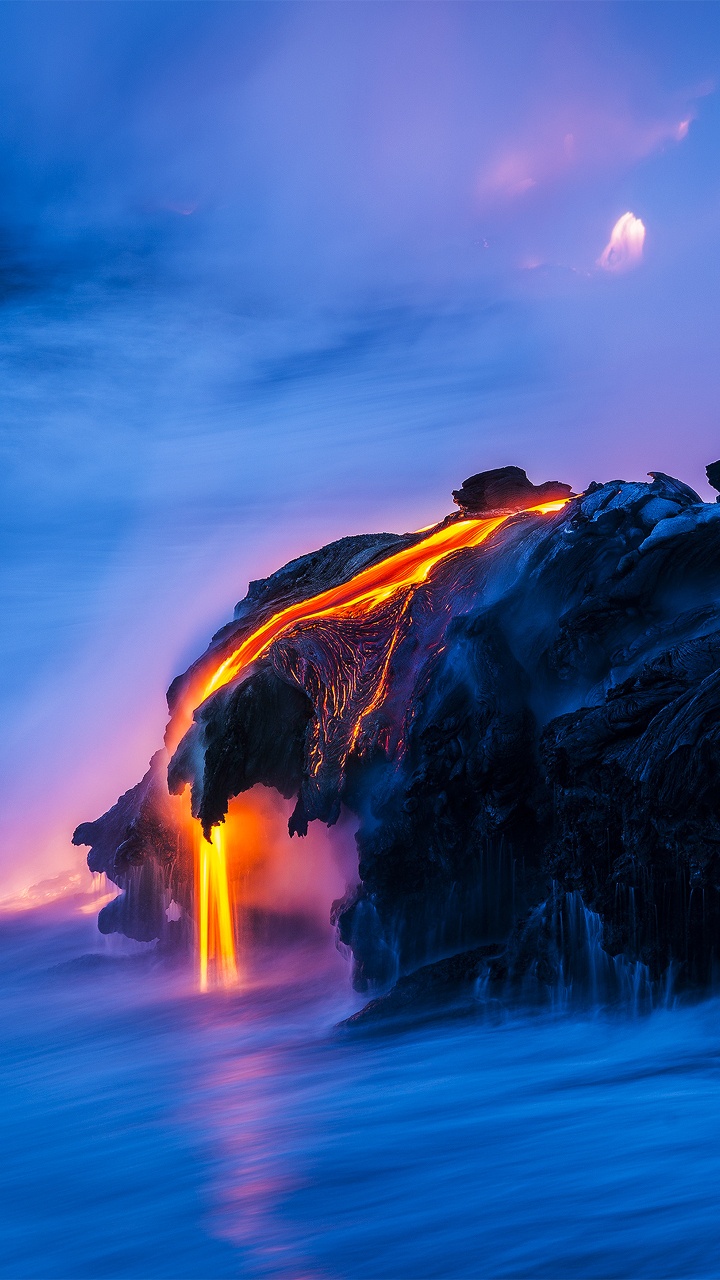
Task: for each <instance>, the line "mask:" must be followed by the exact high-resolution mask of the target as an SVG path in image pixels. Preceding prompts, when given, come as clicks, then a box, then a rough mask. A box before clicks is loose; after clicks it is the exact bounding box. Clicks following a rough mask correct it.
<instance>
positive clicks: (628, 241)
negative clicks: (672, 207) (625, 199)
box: [598, 213, 645, 273]
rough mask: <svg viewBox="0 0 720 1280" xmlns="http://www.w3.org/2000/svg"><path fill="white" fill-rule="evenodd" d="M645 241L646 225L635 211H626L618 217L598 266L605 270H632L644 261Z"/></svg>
mask: <svg viewBox="0 0 720 1280" xmlns="http://www.w3.org/2000/svg"><path fill="white" fill-rule="evenodd" d="M644 243H645V226H644V223H643V222H642V220H641V219H640V218H636V217H635V214H634V213H624V214H623V216H622V218H618V220H617V222H616V223H615V226H614V227H613V229H612V232H611V234H610V239H609V241H608V243H607V244H606V245H605V248H604V249H603V251H602V253H601V255H600V257H599V258H598V266H599V267H602V268H603V270H604V271H614V272H617V273H619V272H621V271H630V270H631V269H632V268H633V267H637V266H638V265H639V264H640V263H641V262H642V253H643V245H644Z"/></svg>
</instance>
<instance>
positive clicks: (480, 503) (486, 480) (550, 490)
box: [453, 467, 572, 516]
mask: <svg viewBox="0 0 720 1280" xmlns="http://www.w3.org/2000/svg"><path fill="white" fill-rule="evenodd" d="M571 493H572V489H571V488H570V485H569V484H561V483H560V482H559V481H558V480H547V481H546V482H545V484H533V483H532V482H531V481H530V480H528V478H527V475H526V474H525V472H524V471H523V470H522V468H521V467H496V469H495V470H494V471H480V472H478V474H477V475H475V476H470V477H469V479H467V480H463V485H462V489H453V502H454V503H456V505H457V506H458V507H459V508H460V511H461V513H462V515H464V516H482V515H486V514H487V513H488V512H496V511H524V510H526V509H527V508H528V507H533V506H539V505H540V503H541V502H556V501H559V500H561V499H563V498H569V497H570V494H571Z"/></svg>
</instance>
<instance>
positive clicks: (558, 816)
mask: <svg viewBox="0 0 720 1280" xmlns="http://www.w3.org/2000/svg"><path fill="white" fill-rule="evenodd" d="M708 470H709V472H710V471H711V470H712V467H711V468H709V469H708ZM713 474H714V473H713ZM711 479H712V477H711ZM529 484H530V482H529V481H527V478H526V477H525V475H524V472H520V471H519V469H518V468H503V469H501V471H499V472H490V473H485V474H484V475H483V474H482V473H481V475H480V476H478V477H473V478H472V479H471V480H469V481H466V482H465V484H464V486H463V488H462V489H461V490H459V491H458V492H457V493H456V494H455V495H454V496H455V499H456V501H457V502H458V504H459V505H460V507H461V510H462V511H464V512H466V513H472V514H473V515H477V514H478V513H479V512H481V511H483V510H487V509H488V505H490V507H491V509H493V510H494V509H496V505H500V506H502V503H501V502H499V496H498V495H499V494H500V492H501V490H502V492H503V493H504V494H505V498H504V501H505V504H506V505H505V509H506V510H507V509H508V506H510V507H512V505H513V503H514V502H515V501H519V497H520V490H521V489H522V487H523V485H529ZM513 485H515V486H516V488H515V489H514V490H513V489H512V486H513ZM498 486H499V487H498ZM518 486H519V487H518ZM531 488H532V486H531ZM554 488H555V489H556V490H559V492H557V493H555V492H553V493H552V494H548V493H546V492H542V493H541V494H539V490H534V491H533V492H534V495H535V496H534V499H533V500H532V501H531V503H530V505H535V503H539V502H543V501H550V500H552V499H553V498H555V497H565V496H567V491H568V487H567V486H557V485H555V486H554ZM540 489H541V490H546V489H547V486H540ZM511 492H514V493H515V495H516V496H515V498H511V497H510V496H509V495H510V494H511ZM525 493H526V495H527V490H525ZM538 494H539V496H538ZM483 504H488V505H485V506H483ZM520 505H521V506H522V507H523V508H524V507H526V506H527V505H529V504H528V502H527V500H525V501H523V502H522V503H520ZM416 540H417V535H408V536H407V537H406V538H404V539H401V538H397V537H394V536H393V535H387V534H383V535H377V536H376V537H370V536H368V537H366V538H348V539H343V540H341V542H338V543H334V544H331V546H330V547H327V548H323V549H322V551H320V552H317V553H315V554H314V555H312V556H306V557H301V558H300V559H298V560H296V561H293V562H292V564H290V565H288V566H286V567H285V568H284V569H282V570H280V571H279V572H278V573H277V574H274V575H273V576H272V577H271V578H269V579H267V580H266V581H265V582H263V583H256V584H252V585H251V588H250V591H249V593H248V597H247V598H246V600H245V601H243V602H242V604H241V605H239V606H238V608H237V610H236V613H235V619H234V621H233V622H232V623H230V624H229V625H228V627H226V628H223V630H222V631H221V632H219V633H218V635H217V636H216V637H215V638H214V640H213V642H212V645H211V647H210V649H209V650H208V653H207V654H206V655H203V658H202V659H200V660H199V662H198V663H197V664H195V665H194V667H193V668H191V671H190V673H186V674H185V676H183V677H180V678H179V679H178V680H177V681H176V682H175V683H174V685H173V686H172V688H171V691H170V694H169V701H170V705H171V709H172V707H173V706H175V705H176V704H177V702H178V699H179V697H180V696H181V693H182V690H183V689H184V688H186V687H187V682H188V680H189V679H190V678H191V676H192V673H193V672H195V671H197V670H198V669H205V667H206V666H207V664H208V663H210V662H217V660H218V659H219V658H220V659H222V657H224V656H225V655H226V654H227V653H228V652H230V651H231V650H232V648H233V646H234V645H236V644H237V643H238V638H239V637H240V638H242V637H243V636H244V635H247V634H250V633H251V632H252V631H253V630H254V628H256V627H257V626H258V625H259V623H260V622H262V621H263V620H264V619H265V618H266V617H268V616H269V614H270V613H271V612H273V611H274V610H276V609H277V608H279V607H283V605H284V604H285V603H286V602H287V601H289V600H295V599H308V598H310V597H311V596H313V595H314V594H316V593H317V592H318V591H321V590H324V589H326V588H327V587H328V586H331V585H333V584H335V583H337V582H342V581H346V580H347V579H349V578H350V577H352V576H353V575H355V574H356V573H357V572H358V571H359V569H360V568H362V567H363V566H364V565H365V564H368V563H376V562H378V561H379V560H381V559H383V558H385V557H387V556H391V555H393V554H394V552H395V551H397V550H399V549H400V548H402V547H405V546H410V545H412V544H413V542H414V541H416ZM378 689H380V690H381V694H382V696H377V697H376V696H375V693H374V692H373V691H377V690H378ZM165 763H166V762H165V761H163V760H162V758H161V757H160V756H158V757H156V758H155V761H154V764H153V767H152V768H151V772H150V773H149V774H148V775H146V778H145V779H143V781H142V782H141V783H140V784H138V786H137V787H135V788H134V789H133V790H132V791H130V792H127V793H126V794H125V796H123V797H122V798H121V800H120V801H118V804H117V805H116V806H115V807H114V808H113V809H112V810H110V812H109V813H108V814H106V815H105V816H104V817H103V818H100V819H98V820H97V821H96V822H95V823H84V824H83V825H82V826H81V827H79V828H78V830H77V832H76V833H75V840H76V842H77V843H85V844H87V843H89V844H92V850H91V853H90V858H89V861H90V865H91V866H92V867H93V869H97V870H100V869H102V870H104V871H106V872H107V874H108V875H109V876H110V877H111V879H113V880H114V881H115V882H116V883H118V884H120V885H121V886H122V887H123V888H124V890H125V894H124V898H123V899H121V900H119V903H120V904H119V905H116V904H111V907H112V912H111V918H103V920H102V921H101V927H103V928H108V929H109V928H120V929H123V930H124V931H125V932H127V933H129V934H130V935H131V936H134V937H140V936H142V937H148V936H150V937H152V936H163V931H164V928H165V926H164V925H163V923H162V919H164V915H163V910H162V908H163V904H165V905H166V904H167V901H168V900H169V895H170V894H172V895H173V896H174V897H175V899H176V901H179V902H182V903H184V905H185V906H187V907H189V906H190V904H191V902H192V877H191V865H190V862H189V859H188V855H187V851H186V850H185V849H184V847H183V845H182V840H181V839H180V837H179V835H178V832H177V830H176V829H175V828H174V827H173V816H172V804H173V800H172V798H171V797H169V796H167V794H166V793H165V787H164V779H163V768H164V764H165ZM719 776H720V506H718V505H716V504H711V503H703V502H701V500H700V498H699V497H698V495H697V494H696V493H695V492H694V491H693V490H692V489H690V488H689V487H688V486H687V485H685V484H683V483H682V482H681V481H678V480H675V479H673V478H672V477H670V476H666V475H664V474H663V473H661V472H654V473H651V479H650V481H649V482H648V483H627V482H624V481H621V480H616V481H610V482H609V483H606V484H602V485H600V484H592V485H590V487H589V488H588V489H587V491H586V492H585V493H584V494H582V495H580V496H579V497H575V498H572V499H571V500H570V501H569V502H568V503H567V505H566V506H565V507H564V508H563V509H562V510H561V511H560V512H558V513H556V514H553V515H544V516H542V515H537V514H532V513H529V512H527V511H526V510H520V511H519V512H518V514H515V515H511V516H510V517H509V518H508V519H507V520H506V521H505V522H504V523H502V524H501V525H500V526H499V527H498V528H497V529H496V530H495V531H494V532H493V534H492V535H491V536H490V537H489V538H488V540H487V541H486V542H484V543H483V544H482V545H480V546H478V547H476V548H472V549H466V550H463V551H460V552H457V553H455V554H454V555H452V556H450V557H448V558H447V559H446V560H444V561H442V562H441V563H440V564H438V565H437V566H436V568H435V569H434V570H433V572H432V573H431V574H430V576H429V578H428V579H427V581H425V582H424V583H422V584H421V585H420V586H416V587H414V588H411V589H407V590H404V591H402V592H400V593H396V594H395V595H394V596H393V597H391V598H390V599H389V600H387V601H386V602H385V603H383V604H382V605H381V606H379V607H378V608H377V609H374V610H373V611H372V612H371V613H367V614H364V615H362V616H353V615H352V614H348V615H345V616H343V617H336V618H332V617H329V618H322V619H316V620H314V621H309V622H306V623H304V624H302V625H299V624H298V625H296V626H294V627H293V628H291V629H290V630H289V631H288V632H286V633H285V634H284V635H282V636H280V637H279V638H278V639H277V640H276V641H275V642H274V643H273V644H272V645H271V647H270V648H269V650H268V651H267V652H266V653H265V654H264V655H263V656H262V658H261V659H260V660H259V661H258V662H256V663H255V664H254V666H252V667H251V668H249V669H248V670H246V671H244V672H243V673H242V674H241V675H240V676H238V677H237V678H236V679H235V680H234V681H232V682H231V683H230V684H228V685H227V686H225V687H224V688H222V689H220V690H219V691H218V692H217V693H215V694H213V695H212V696H211V697H209V698H208V699H207V701H206V702H205V703H204V704H203V705H202V707H201V708H200V709H199V710H198V711H197V712H196V715H195V721H194V724H193V725H192V727H191V728H190V730H189V732H188V733H187V734H186V736H185V738H184V740H183V742H181V743H180V746H179V747H178V749H177V751H176V752H175V754H174V757H173V759H172V760H171V761H170V762H169V777H170V786H171V789H172V790H180V789H182V787H183V786H185V784H186V783H187V784H189V785H190V786H191V788H192V803H193V812H194V813H195V814H196V816H198V817H199V818H200V820H201V821H202V823H203V824H204V826H205V827H206V829H209V827H211V826H212V825H213V824H214V823H215V822H217V821H219V820H221V819H222V817H223V815H224V813H225V812H226V810H227V804H228V801H229V799H230V798H231V797H232V796H233V795H236V794H238V793H239V792H241V791H244V790H247V789H248V788H250V787H252V786H253V785H254V784H255V783H258V782H262V783H264V784H265V785H269V786H272V787H275V788H277V790H279V791H280V792H282V794H283V795H285V796H295V797H297V803H296V809H295V813H294V815H293V819H292V822H291V830H293V831H295V832H297V833H299V834H302V833H303V832H304V831H305V830H306V829H307V824H308V823H309V822H311V821H313V820H315V819H320V820H321V821H324V822H326V823H329V824H332V823H333V822H334V821H335V820H336V819H337V817H338V815H339V813H340V811H341V808H342V807H343V806H344V807H346V808H347V809H349V810H351V811H352V812H353V813H354V814H355V815H356V816H357V818H358V820H359V829H358V833H357V846H358V856H359V883H358V885H357V887H356V888H355V889H353V890H352V891H350V892H348V894H347V895H346V897H345V898H344V899H343V900H342V901H340V902H338V903H336V904H334V907H333V919H334V920H335V922H336V925H337V929H338V936H339V939H340V940H341V942H342V943H343V944H345V945H346V946H347V947H349V948H350V950H351V951H352V954H353V960H354V975H355V982H356V985H357V986H358V988H359V989H361V990H366V989H375V990H377V989H380V990H382V989H387V988H388V986H389V985H390V984H391V983H392V982H394V981H395V980H397V979H398V978H399V979H400V985H399V986H398V988H397V990H396V996H395V997H394V998H395V1002H396V1005H397V1004H398V1001H399V1002H400V1005H402V1002H403V1000H405V998H406V996H407V998H408V999H410V998H411V996H412V992H416V993H417V991H418V990H425V989H426V988H427V987H428V984H429V988H431V989H432V990H433V991H434V992H435V993H436V994H437V992H438V991H439V992H440V993H441V998H442V999H445V998H446V993H447V992H448V991H449V990H450V988H451V987H453V985H455V986H458V984H459V986H460V987H463V985H464V986H465V987H472V989H473V990H474V989H475V987H476V985H477V983H478V982H479V981H481V980H482V981H483V982H486V984H489V989H492V990H493V991H494V992H495V993H496V994H502V995H503V998H505V997H507V996H508V994H509V993H512V991H517V990H519V989H520V987H521V986H522V984H523V983H526V982H527V980H528V979H529V978H530V979H532V982H533V983H534V984H535V985H536V986H537V987H544V988H548V989H549V988H550V987H551V986H552V984H553V983H554V982H557V981H558V975H565V977H566V979H567V975H568V974H571V973H575V975H576V976H575V978H574V979H573V981H575V983H576V985H577V983H578V982H579V981H580V979H579V978H578V976H577V974H578V973H579V972H580V970H579V969H578V965H579V966H580V967H581V968H582V967H583V966H584V969H583V973H585V972H586V971H588V972H589V968H588V966H590V968H593V973H596V971H599V970H598V969H597V966H598V963H599V962H598V960H597V955H596V954H595V952H593V955H594V956H595V958H594V959H593V960H592V962H591V961H589V960H588V959H587V956H588V955H590V951H591V950H592V947H591V946H590V942H589V941H588V939H589V938H591V935H592V938H591V941H592V946H595V945H596V943H597V948H600V951H601V961H602V964H601V967H602V966H604V971H606V976H607V975H609V980H611V981H610V985H611V986H612V984H613V983H614V984H615V986H616V987H617V989H618V990H619V989H620V987H621V986H622V985H623V983H625V982H626V979H627V981H630V979H628V978H627V975H628V974H629V973H631V972H632V973H633V974H634V975H635V978H633V981H635V980H636V979H637V976H638V974H640V975H641V976H642V981H643V982H644V983H646V984H647V985H648V989H651V988H652V987H653V984H655V985H658V984H661V983H662V982H664V981H666V980H667V977H668V974H669V973H672V975H673V979H674V981H675V983H676V985H680V986H683V985H684V986H686V987H698V988H699V987H706V986H707V985H708V984H710V983H711V982H712V981H713V975H714V972H715V967H716V965H717V959H718V957H717V939H718V938H719V937H720V792H719V791H718V785H717V778H718V777H719ZM143 877H144V878H143ZM106 911H107V908H106ZM161 917H162V919H161ZM578 922H580V923H578ZM596 935H597V936H596ZM573 939H574V941H573ZM588 948H590V950H588ZM597 948H596V949H597ZM464 952H466V953H467V954H466V956H465V959H463V956H462V954H461V953H464ZM453 953H455V958H454V960H453V962H452V964H449V963H448V961H444V960H442V959H441V957H443V956H450V955H453ZM583 957H585V959H583ZM437 964H439V965H440V966H441V967H440V968H439V969H433V967H432V966H433V965H437ZM428 965H429V966H430V969H427V966H428ZM423 966H425V969H424V970H423V973H419V971H420V970H421V969H422V968H423ZM442 966H444V968H443V967H442ZM573 966H574V967H573ZM593 966H594V967H593ZM623 966H625V968H623ZM628 966H629V967H628ZM633 966H634V968H632V967H633ZM415 971H418V972H417V973H415V976H414V977H413V978H412V980H411V979H410V978H409V977H403V975H409V974H413V973H414V972H415ZM418 973H419V976H418ZM428 975H429V976H428ZM568 980H569V979H568ZM584 981H585V978H583V982H584ZM588 981H589V980H588ZM408 993H410V994H408ZM418 998H420V997H418Z"/></svg>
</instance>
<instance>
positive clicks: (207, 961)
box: [167, 499, 567, 991]
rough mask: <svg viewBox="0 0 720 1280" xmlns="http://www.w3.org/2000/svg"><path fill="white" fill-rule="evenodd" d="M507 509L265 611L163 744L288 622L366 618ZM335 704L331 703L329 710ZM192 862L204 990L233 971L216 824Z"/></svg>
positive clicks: (363, 706)
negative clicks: (268, 614)
mask: <svg viewBox="0 0 720 1280" xmlns="http://www.w3.org/2000/svg"><path fill="white" fill-rule="evenodd" d="M566 501H567V499H562V500H557V501H554V502H546V503H541V504H539V505H538V506H535V507H531V508H528V510H529V511H531V512H534V513H536V514H541V515H547V514H549V513H552V512H556V511H560V510H561V509H562V508H563V506H565V503H566ZM510 514H512V513H510V512H507V513H503V514H501V515H494V516H491V517H489V518H486V519H475V520H455V521H452V522H449V523H447V524H444V525H441V526H440V528H435V529H434V530H433V531H432V532H430V533H429V534H428V536H427V537H426V538H423V539H421V541H419V542H417V543H414V544H413V545H412V546H410V547H404V548H403V549H402V550H401V551H399V552H397V553H396V554H395V555H391V556H388V557H387V558H386V559H384V560H381V561H380V562H379V563H377V564H374V565H371V566H370V567H368V568H367V569H364V570H362V571H361V572H360V573H358V574H357V575H356V576H355V577H353V578H350V579H349V580H348V581H347V582H343V583H341V584H340V585H339V586H336V587H333V588H331V589H330V590H328V591H324V592H321V593H320V594H319V595H317V596H314V597H311V598H310V599H309V600H304V601H300V602H298V603H296V604H292V605H290V606H288V607H286V608H284V609H281V610H279V611H278V612H277V613H274V614H272V615H271V617H270V618H268V619H267V620H266V621H265V622H263V623H262V624H261V625H260V626H259V627H258V628H257V629H256V630H255V631H253V632H252V633H251V634H250V635H249V636H247V637H246V638H245V639H244V640H243V641H242V643H241V644H240V645H238V646H237V647H236V648H235V649H234V650H233V651H232V652H231V653H230V654H229V655H228V657H226V658H224V659H223V661H222V662H220V663H219V664H218V665H217V666H216V667H215V668H214V670H212V671H211V672H210V673H208V672H205V673H204V675H203V677H202V680H201V681H200V680H198V681H195V682H193V683H192V684H191V685H190V687H189V688H188V689H187V690H186V692H185V695H184V697H183V699H182V702H181V704H180V707H179V708H178V709H177V711H176V713H175V716H174V717H173V719H172V721H171V723H170V726H169V728H168V735H167V742H168V745H169V746H171V747H172V746H174V745H177V744H178V743H179V742H180V739H181V738H182V736H183V733H184V732H185V731H186V730H187V728H188V727H189V724H190V723H191V722H192V718H193V715H194V712H195V711H197V709H198V707H199V705H201V704H202V703H203V702H204V701H205V700H206V699H207V698H209V697H211V696H212V694H214V693H216V692H217V691H218V690H220V689H222V688H223V687H224V686H226V685H228V684H229V683H230V682H231V681H234V680H237V679H238V678H239V677H241V676H243V675H244V674H245V673H247V671H248V669H249V668H250V667H251V665H252V663H253V662H255V661H256V660H257V659H258V658H260V657H261V656H262V655H263V654H264V653H265V652H267V650H268V649H269V648H270V646H271V645H272V644H273V642H275V641H277V640H279V639H280V638H281V637H282V636H283V635H286V634H287V633H288V632H289V631H290V630H291V629H293V628H296V627H302V626H303V625H304V624H307V623H309V622H318V621H320V620H322V619H335V620H337V619H346V620H347V619H352V620H355V621H357V620H363V619H367V618H368V617H369V616H371V615H373V614H374V613H375V611H376V610H378V609H380V608H381V607H382V606H383V605H385V604H387V603H388V602H390V601H392V600H393V599H394V598H397V597H398V596H402V595H403V593H405V594H408V593H410V592H412V590H413V588H415V587H417V586H418V585H420V584H421V583H423V582H424V581H425V580H426V579H427V578H428V576H429V575H430V574H431V573H432V571H433V569H434V568H435V567H436V565H437V564H439V563H440V561H442V560H444V559H446V558H447V557H448V556H450V555H452V554H453V553H454V552H458V551H462V550H466V549H468V548H472V547H478V546H480V545H481V544H482V543H483V542H484V541H485V540H486V538H488V537H489V536H490V535H491V534H492V533H493V532H494V531H495V530H496V529H497V528H498V527H499V526H500V525H501V524H503V523H504V522H505V520H507V519H508V518H509V515H510ZM403 612H404V611H403V609H402V608H401V609H400V610H399V611H398V615H397V617H396V618H395V620H394V625H393V626H392V627H391V629H390V631H389V635H388V637H387V639H386V642H385V644H384V645H383V653H382V655H381V658H380V661H379V662H377V663H376V664H375V670H374V672H373V673H372V679H371V680H370V681H369V682H368V688H367V689H366V690H365V697H364V698H363V699H361V700H360V708H359V710H358V711H357V713H356V715H355V717H354V723H353V724H352V726H351V732H350V741H349V748H348V749H351V748H352V747H353V746H355V744H356V743H357V739H358V735H359V732H360V726H361V720H362V718H363V716H365V715H368V714H369V713H370V712H372V711H374V710H375V709H376V708H377V707H378V706H379V704H380V703H381V702H382V699H383V697H384V694H385V691H386V686H387V678H388V671H389V667H390V661H391V658H392V654H393V651H394V648H395V645H396V643H397V639H398V636H399V628H400V622H401V619H402V616H403ZM193 704H194V705H193ZM340 709H341V708H338V707H336V708H335V715H336V716H337V714H338V711H339V710H340ZM315 757H316V760H317V761H318V762H319V760H320V753H319V752H317V751H316V752H315ZM208 837H209V838H208ZM196 867H197V870H196V903H197V936H198V954H199V972H200V988H201V990H203V991H205V990H207V989H208V985H209V983H210V981H211V978H212V976H213V975H215V978H216V981H217V982H219V983H220V984H221V985H225V986H227V985H230V984H232V983H233V982H235V981H236V980H237V973H238V969H237V957H236V945H235V937H234V930H233V910H232V899H231V893H230V887H229V881H228V867H227V850H226V839H225V833H224V831H223V830H222V828H221V826H220V825H215V826H213V828H212V830H211V831H210V832H206V833H205V835H204V837H203V836H201V837H199V838H197V855H196Z"/></svg>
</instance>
